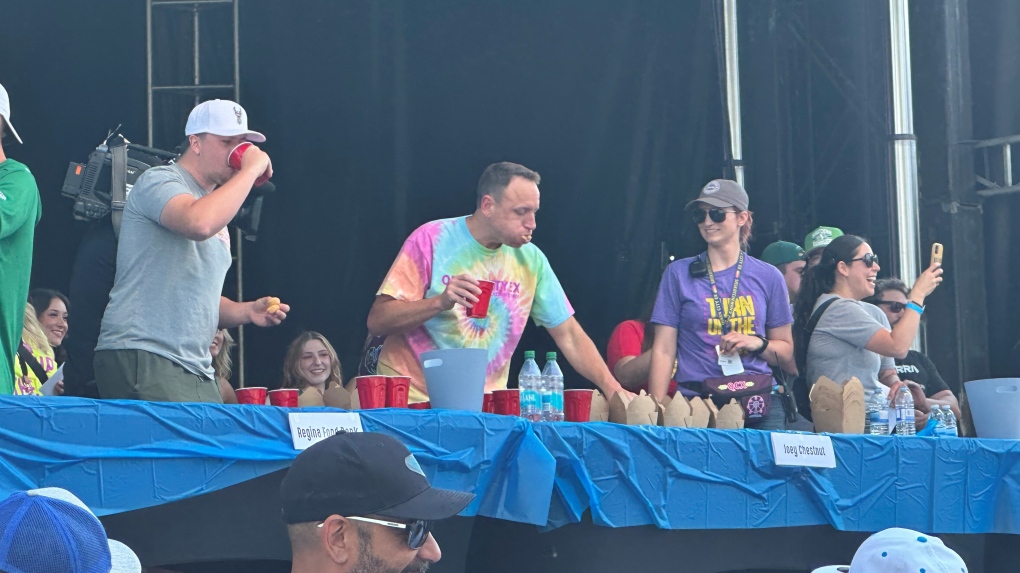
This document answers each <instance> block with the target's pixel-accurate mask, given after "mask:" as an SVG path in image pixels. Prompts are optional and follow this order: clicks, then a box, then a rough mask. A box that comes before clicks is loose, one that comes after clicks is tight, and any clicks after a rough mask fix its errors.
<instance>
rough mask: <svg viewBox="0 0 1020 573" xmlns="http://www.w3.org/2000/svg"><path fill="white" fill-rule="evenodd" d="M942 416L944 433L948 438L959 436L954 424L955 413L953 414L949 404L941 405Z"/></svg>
mask: <svg viewBox="0 0 1020 573" xmlns="http://www.w3.org/2000/svg"><path fill="white" fill-rule="evenodd" d="M942 417H943V418H944V419H945V420H946V433H945V435H947V436H949V437H950V438H959V437H960V432H959V429H958V428H957V426H956V415H955V414H953V409H952V408H950V407H949V406H942Z"/></svg>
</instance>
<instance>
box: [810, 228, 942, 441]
mask: <svg viewBox="0 0 1020 573" xmlns="http://www.w3.org/2000/svg"><path fill="white" fill-rule="evenodd" d="M880 269H881V267H880V266H879V264H878V256H877V255H875V253H874V252H873V251H872V250H871V245H869V244H868V243H867V242H865V241H864V239H862V238H860V237H857V236H854V235H843V236H842V237H839V238H837V239H834V240H833V241H832V242H831V243H829V246H827V247H825V251H823V252H822V258H821V262H819V264H818V265H817V266H815V267H812V268H810V269H808V271H807V272H806V273H804V279H803V283H802V284H801V291H800V296H799V297H798V298H797V303H796V306H795V308H794V316H795V318H796V323H795V324H794V332H795V334H796V336H797V341H798V344H806V345H807V348H806V350H807V354H806V380H807V383H808V386H809V388H810V386H811V385H812V384H814V382H815V381H816V380H818V378H820V377H821V376H825V377H827V378H829V379H830V380H833V381H835V382H846V381H847V380H849V379H850V378H852V377H856V378H857V379H858V380H860V381H861V383H862V384H863V385H864V389H865V390H885V389H888V388H891V389H892V391H893V392H894V391H895V390H898V389H899V387H900V386H901V385H902V384H903V383H902V382H901V381H900V379H899V377H898V375H897V373H896V365H895V363H894V359H895V358H904V357H906V356H907V352H908V351H909V350H910V345H911V343H912V342H913V340H914V336H916V335H917V328H918V325H919V324H920V322H921V313H923V312H924V300H925V298H926V297H927V296H928V295H930V294H931V293H932V292H933V291H934V290H935V288H936V287H938V285H939V283H941V282H942V265H941V264H940V263H933V264H932V265H931V266H930V267H928V269H927V270H926V271H924V272H923V273H921V276H920V277H918V279H917V281H916V282H915V283H914V287H913V288H912V289H910V293H909V296H908V297H907V303H906V304H905V310H906V312H905V313H904V314H903V316H902V317H901V318H900V320H898V321H897V323H896V324H895V325H890V324H889V319H888V318H887V317H886V315H885V314H884V313H883V312H882V311H881V310H879V309H878V308H877V307H875V306H874V305H872V304H868V303H866V302H862V300H863V299H865V298H867V297H869V296H872V295H874V294H875V282H876V280H877V277H878V271H879V270H880ZM828 301H832V302H828ZM826 303H828V306H826V307H825V308H824V310H819V309H821V308H822V305H824V304H826ZM816 311H820V312H821V314H820V315H819V318H818V321H817V324H816V326H815V329H814V331H813V332H812V333H811V335H810V339H806V337H805V332H804V331H805V326H806V325H807V323H808V322H809V321H810V320H811V316H812V315H813V314H814V313H815V312H816ZM915 387H916V384H915V385H914V387H911V390H912V391H915V410H918V412H917V413H915V417H916V418H917V420H916V421H918V422H919V423H923V422H924V421H925V418H926V417H927V411H928V408H927V404H926V403H925V402H924V400H921V401H918V400H917V397H916V390H917V388H915ZM893 392H890V399H895V396H894V395H893ZM921 397H923V393H922V394H921Z"/></svg>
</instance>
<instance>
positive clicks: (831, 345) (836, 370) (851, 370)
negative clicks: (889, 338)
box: [807, 294, 896, 390]
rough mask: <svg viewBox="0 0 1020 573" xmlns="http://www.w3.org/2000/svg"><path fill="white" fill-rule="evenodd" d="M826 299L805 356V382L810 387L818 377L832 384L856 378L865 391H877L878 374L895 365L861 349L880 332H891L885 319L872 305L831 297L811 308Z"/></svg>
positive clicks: (885, 357) (822, 298) (824, 297)
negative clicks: (828, 302) (832, 299)
mask: <svg viewBox="0 0 1020 573" xmlns="http://www.w3.org/2000/svg"><path fill="white" fill-rule="evenodd" d="M830 298H838V299H839V300H837V301H836V302H834V303H832V304H831V305H829V308H827V309H825V313H823V314H822V318H821V319H819V320H818V326H816V327H815V331H814V333H813V334H812V335H811V342H810V344H809V345H808V355H807V380H808V383H809V384H814V383H815V381H816V380H818V378H819V377H821V376H826V377H828V378H829V379H831V380H833V381H834V382H846V381H847V380H849V379H850V378H851V377H854V376H856V377H857V379H858V380H860V381H861V384H863V385H864V389H865V390H878V389H880V388H882V386H881V385H880V384H879V382H878V373H879V372H881V371H882V370H893V369H895V368H896V363H895V361H894V360H893V359H892V358H889V357H888V356H881V355H879V354H876V353H874V352H872V351H870V350H868V349H867V348H865V345H867V344H868V341H869V340H871V337H872V336H874V335H875V333H876V332H878V331H879V330H881V329H883V328H884V329H886V330H891V328H890V326H889V319H888V318H887V317H886V316H885V313H883V312H882V310H881V309H880V308H878V307H877V306H875V305H873V304H868V303H866V302H861V301H858V300H851V299H847V298H842V297H840V296H838V295H834V294H824V295H822V296H820V297H818V300H817V301H816V302H815V308H816V309H817V308H818V306H819V305H821V304H822V303H823V302H825V301H827V300H829V299H830Z"/></svg>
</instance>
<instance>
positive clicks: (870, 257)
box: [850, 253, 878, 269]
mask: <svg viewBox="0 0 1020 573" xmlns="http://www.w3.org/2000/svg"><path fill="white" fill-rule="evenodd" d="M854 261H864V266H866V267H868V268H869V269H870V268H871V267H873V266H875V265H876V264H878V255H876V254H875V253H868V254H866V255H864V256H863V257H858V258H856V259H850V262H851V263H852V262H854Z"/></svg>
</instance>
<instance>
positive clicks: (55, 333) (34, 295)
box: [28, 288, 71, 366]
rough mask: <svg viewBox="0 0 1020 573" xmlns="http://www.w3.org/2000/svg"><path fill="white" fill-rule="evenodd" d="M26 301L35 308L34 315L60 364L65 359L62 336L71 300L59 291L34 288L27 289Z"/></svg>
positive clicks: (65, 327) (64, 334)
mask: <svg viewBox="0 0 1020 573" xmlns="http://www.w3.org/2000/svg"><path fill="white" fill-rule="evenodd" d="M28 302H29V303H30V304H31V305H32V307H33V308H34V309H35V313H36V315H35V317H36V319H37V320H38V321H39V325H40V326H42V330H43V333H44V334H45V335H46V340H47V342H49V344H50V347H51V348H53V357H54V358H55V359H56V361H57V366H60V365H61V364H63V363H64V361H65V360H67V351H66V350H64V346H63V344H64V337H66V336H67V326H68V323H67V315H68V312H69V311H70V310H71V301H69V300H67V297H66V296H64V293H62V292H60V291H55V290H52V289H48V288H36V289H32V290H31V291H29V293H28Z"/></svg>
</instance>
